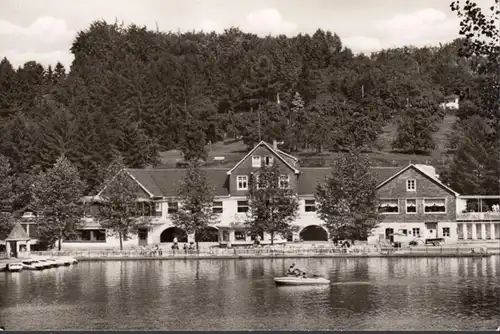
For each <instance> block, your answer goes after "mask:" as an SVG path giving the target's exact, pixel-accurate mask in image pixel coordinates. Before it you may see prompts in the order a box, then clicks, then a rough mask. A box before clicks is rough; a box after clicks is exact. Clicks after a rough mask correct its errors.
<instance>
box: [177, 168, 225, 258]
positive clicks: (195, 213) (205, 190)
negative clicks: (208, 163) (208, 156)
mask: <svg viewBox="0 0 500 334" xmlns="http://www.w3.org/2000/svg"><path fill="white" fill-rule="evenodd" d="M177 199H178V200H179V202H180V207H179V210H177V212H175V213H174V214H173V215H172V221H173V223H174V225H175V226H177V227H179V228H181V229H183V230H184V231H186V233H187V234H192V233H194V234H195V242H196V249H198V243H199V242H200V241H201V240H202V239H203V237H204V236H205V234H206V233H207V231H208V227H209V226H210V225H213V224H216V223H217V221H218V218H217V215H216V214H214V213H213V212H212V206H213V201H214V190H213V185H212V184H211V183H210V181H209V180H208V178H207V175H206V174H205V172H204V171H203V170H202V169H201V168H200V166H199V165H198V164H197V163H193V164H191V165H190V166H189V168H188V169H187V170H186V174H185V175H184V178H183V179H182V181H181V184H180V186H179V188H178V189H177Z"/></svg>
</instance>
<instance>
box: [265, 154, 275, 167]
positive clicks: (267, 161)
mask: <svg viewBox="0 0 500 334" xmlns="http://www.w3.org/2000/svg"><path fill="white" fill-rule="evenodd" d="M273 162H274V159H273V157H271V156H265V157H264V165H266V166H272V165H273Z"/></svg>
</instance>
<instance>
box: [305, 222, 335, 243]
mask: <svg viewBox="0 0 500 334" xmlns="http://www.w3.org/2000/svg"><path fill="white" fill-rule="evenodd" d="M299 236H300V239H301V240H302V241H328V233H327V232H326V230H325V229H324V228H322V227H321V226H318V225H309V226H307V227H305V228H303V229H302V231H300V234H299Z"/></svg>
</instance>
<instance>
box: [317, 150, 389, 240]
mask: <svg viewBox="0 0 500 334" xmlns="http://www.w3.org/2000/svg"><path fill="white" fill-rule="evenodd" d="M315 198H316V202H317V213H318V215H319V217H320V218H321V219H322V220H323V221H324V222H325V225H326V227H327V229H328V231H329V232H330V238H339V237H341V236H347V237H352V238H359V239H366V238H367V237H368V235H369V233H370V231H371V230H372V229H373V228H375V227H376V226H377V224H378V223H379V221H380V216H379V214H378V199H377V182H376V180H375V179H374V178H373V177H372V175H371V173H370V165H369V162H368V160H367V159H366V158H364V157H362V156H361V155H360V154H359V153H357V152H356V151H350V152H349V153H343V154H341V155H340V157H339V158H338V159H337V160H335V161H334V162H333V164H332V166H331V174H330V175H329V176H328V177H326V178H325V180H324V181H323V182H320V183H319V184H318V186H317V188H316V193H315Z"/></svg>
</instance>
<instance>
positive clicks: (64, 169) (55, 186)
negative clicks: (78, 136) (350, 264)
mask: <svg viewBox="0 0 500 334" xmlns="http://www.w3.org/2000/svg"><path fill="white" fill-rule="evenodd" d="M84 189H85V183H84V182H83V181H81V180H80V177H79V174H78V170H77V169H76V167H74V166H73V164H72V163H71V162H70V161H69V160H68V159H67V158H66V157H64V156H61V157H59V158H58V159H57V161H56V163H55V164H54V166H53V167H52V168H50V169H48V170H47V171H42V172H40V173H39V174H38V175H37V176H36V177H35V179H34V180H33V185H32V188H31V204H30V207H31V209H32V210H34V211H35V212H36V215H37V223H38V231H39V235H40V237H39V238H40V240H41V241H42V243H46V244H53V243H54V242H55V241H56V240H58V241H59V243H58V249H59V250H61V243H62V240H63V239H65V238H67V237H69V236H71V235H73V234H74V233H75V231H76V229H77V228H78V227H79V225H80V220H81V218H83V205H82V203H81V200H82V197H83V191H84Z"/></svg>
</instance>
